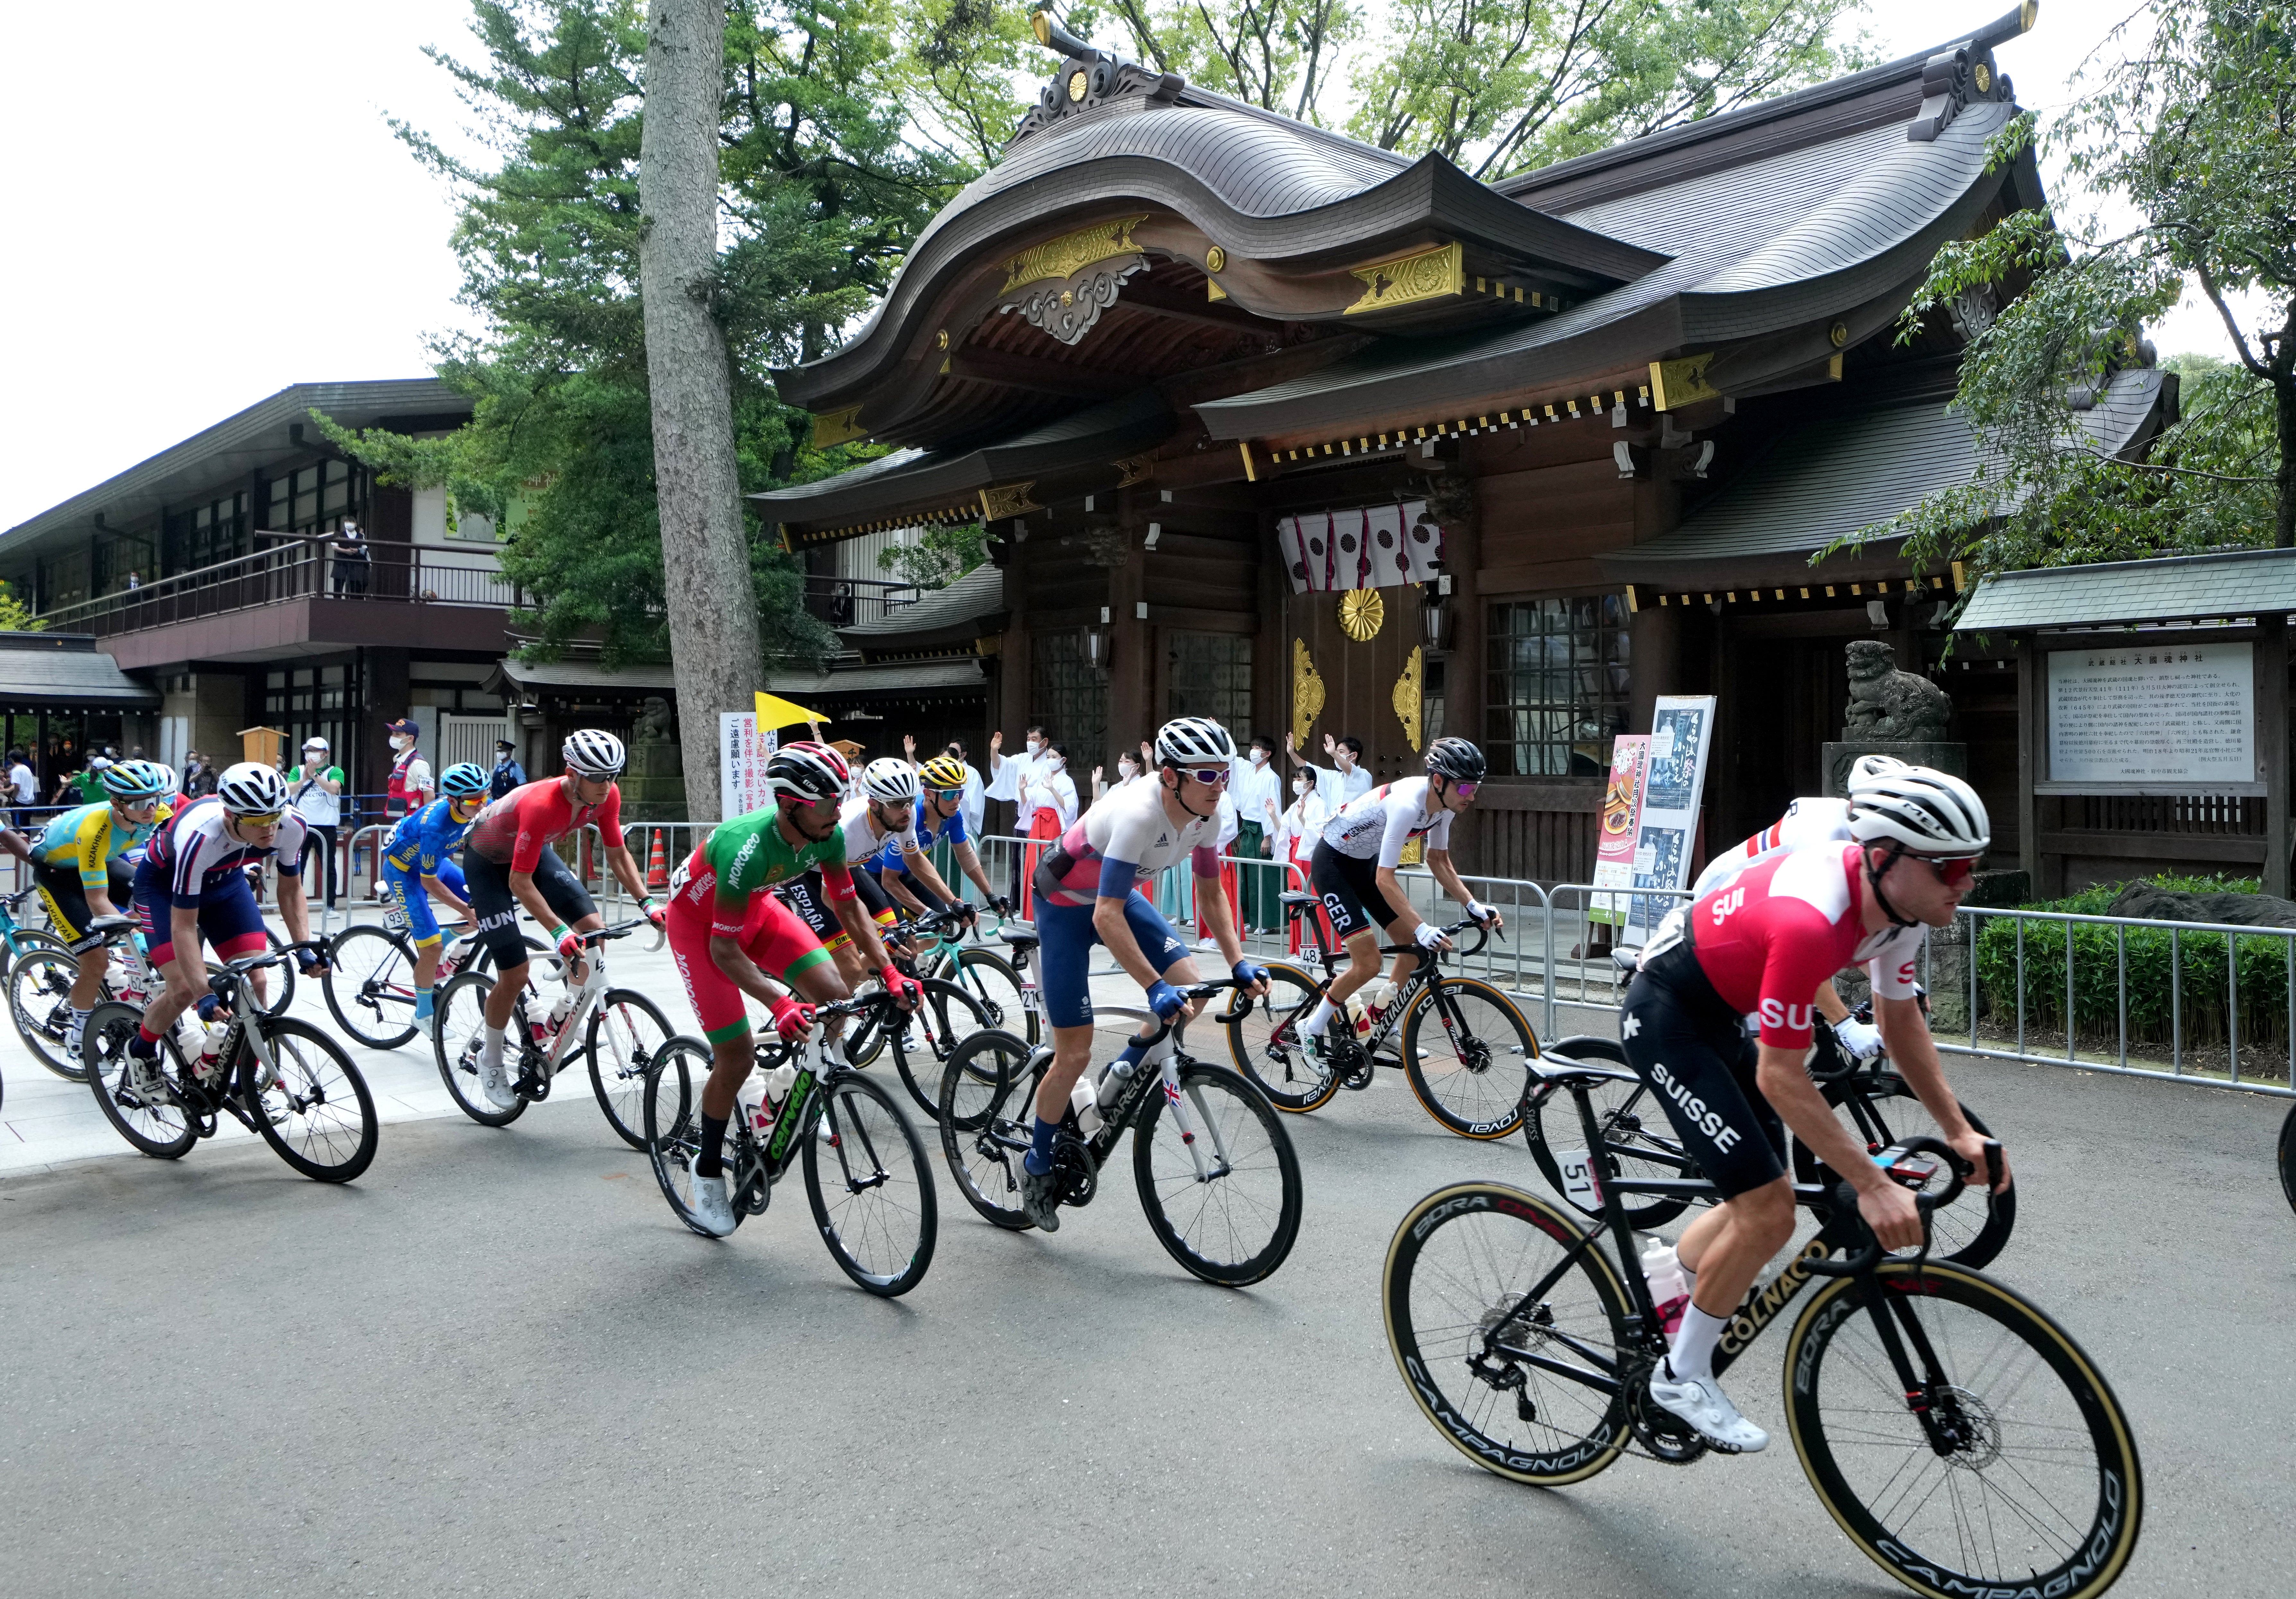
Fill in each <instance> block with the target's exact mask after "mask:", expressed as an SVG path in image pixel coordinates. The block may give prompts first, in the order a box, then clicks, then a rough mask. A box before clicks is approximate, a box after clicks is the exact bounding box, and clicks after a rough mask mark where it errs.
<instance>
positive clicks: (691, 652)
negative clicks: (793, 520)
mask: <svg viewBox="0 0 2296 1599" xmlns="http://www.w3.org/2000/svg"><path fill="white" fill-rule="evenodd" d="M725 55H726V5H725V0H652V5H651V8H650V10H649V12H648V17H647V28H646V67H645V72H646V78H645V127H644V131H643V134H642V135H641V139H640V143H639V145H638V204H639V207H640V209H642V210H643V211H644V224H643V230H642V232H641V233H640V234H639V240H638V290H639V293H640V295H641V297H642V298H643V299H644V307H645V345H646V376H647V380H648V382H649V385H650V387H651V388H652V401H653V471H654V496H655V501H656V504H658V505H659V506H660V513H661V564H662V576H663V579H664V582H663V589H664V597H665V598H666V599H667V601H668V606H669V643H670V658H671V661H672V670H673V672H674V674H675V681H676V685H677V710H678V735H679V738H680V740H681V741H682V742H683V744H684V749H685V804H686V815H687V816H689V817H691V818H692V819H693V820H694V821H696V822H714V821H717V820H720V819H722V817H721V812H720V806H721V803H722V799H721V796H720V794H719V792H718V782H717V778H718V773H717V717H718V713H719V712H721V711H727V710H747V709H750V703H751V701H750V696H751V695H752V694H753V693H756V691H757V690H758V689H759V688H761V687H762V686H764V683H763V676H764V674H763V668H762V665H761V663H760V661H759V659H758V613H757V603H756V601H755V599H754V597H753V595H754V590H753V589H752V587H751V585H750V549H749V540H748V538H747V537H746V536H745V534H744V533H743V531H742V501H741V480H740V477H739V474H738V471H737V468H736V465H735V459H734V398H733V389H732V374H731V365H730V362H729V360H728V357H727V355H726V333H725V330H724V329H723V328H722V327H720V326H719V325H718V323H717V317H716V316H715V315H714V314H713V313H712V311H711V308H710V307H711V299H712V291H713V287H714V285H715V283H716V281H717V139H718V127H719V116H718V109H719V107H718V102H719V96H720V94H721V93H722V87H723V78H724V74H725Z"/></svg>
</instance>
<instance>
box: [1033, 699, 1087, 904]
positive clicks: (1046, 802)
mask: <svg viewBox="0 0 2296 1599" xmlns="http://www.w3.org/2000/svg"><path fill="white" fill-rule="evenodd" d="M1038 731H1039V732H1041V731H1042V730H1041V729H1039V730H1038ZM1068 764H1069V751H1068V746H1067V745H1065V744H1048V745H1046V746H1045V748H1044V750H1043V751H1042V752H1041V753H1040V754H1039V755H1038V756H1037V760H1036V765H1035V767H1034V769H1033V770H1031V771H1030V773H1029V775H1028V777H1027V778H1025V779H1024V780H1023V782H1022V789H1021V791H1022V799H1021V804H1022V805H1023V806H1024V807H1029V847H1028V850H1027V852H1026V856H1025V858H1024V859H1023V860H1022V862H1021V889H1022V890H1023V898H1022V899H1021V914H1022V915H1023V916H1028V915H1030V914H1034V913H1033V912H1032V911H1031V910H1030V909H1029V899H1028V898H1026V890H1027V889H1028V887H1029V883H1030V882H1031V881H1032V880H1033V879H1034V878H1035V877H1036V874H1037V857H1039V856H1041V855H1043V854H1044V852H1045V846H1046V844H1049V843H1052V842H1053V841H1054V840H1057V839H1058V838H1059V837H1060V836H1061V834H1062V833H1063V832H1067V831H1068V829H1069V824H1070V823H1071V822H1074V821H1075V820H1076V819H1077V809H1078V807H1077V786H1076V780H1075V779H1074V778H1072V777H1070V775H1068Z"/></svg>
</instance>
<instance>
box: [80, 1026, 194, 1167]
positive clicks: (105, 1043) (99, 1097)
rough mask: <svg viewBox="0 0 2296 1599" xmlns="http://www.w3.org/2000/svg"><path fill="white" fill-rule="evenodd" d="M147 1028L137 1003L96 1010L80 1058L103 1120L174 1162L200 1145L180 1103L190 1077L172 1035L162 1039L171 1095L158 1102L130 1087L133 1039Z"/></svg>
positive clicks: (130, 1140) (146, 1149)
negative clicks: (180, 1087) (180, 1086)
mask: <svg viewBox="0 0 2296 1599" xmlns="http://www.w3.org/2000/svg"><path fill="white" fill-rule="evenodd" d="M142 1025H143V1012H141V1011H139V1010H137V1009H136V1008H135V1006H134V1005H120V1004H119V1003H118V1002H116V1001H108V1002H106V1003H105V1004H102V1005H98V1006H96V1007H95V1009H94V1010H93V1011H90V1012H89V1013H88V1016H87V1028H86V1032H85V1034H84V1035H83V1036H82V1037H81V1039H80V1058H81V1060H82V1062H84V1065H83V1070H84V1071H85V1072H86V1078H87V1086H88V1087H90V1088H91V1089H93V1090H94V1093H95V1103H97V1105H99V1106H100V1107H102V1111H103V1119H105V1120H106V1121H108V1122H110V1123H111V1125H112V1128H113V1129H114V1130H116V1131H117V1132H118V1133H119V1136H121V1137H122V1138H125V1139H127V1142H128V1143H129V1144H133V1145H134V1146H135V1148H137V1149H139V1150H141V1151H142V1152H143V1153H145V1154H147V1155H150V1156H152V1158H153V1159H155V1160H175V1159H176V1158H177V1157H179V1156H180V1155H182V1154H183V1152H184V1151H185V1150H188V1149H189V1148H191V1147H192V1145H193V1144H197V1143H198V1142H199V1141H200V1136H199V1133H198V1131H197V1130H196V1129H195V1128H194V1127H193V1122H192V1119H191V1118H190V1117H189V1116H188V1115H186V1114H185V1113H184V1108H183V1106H181V1105H180V1104H178V1103H176V1100H175V1084H176V1082H180V1081H181V1080H182V1078H183V1075H184V1057H183V1055H182V1054H181V1052H179V1051H178V1050H177V1049H176V1040H175V1037H174V1035H173V1034H172V1033H170V1035H169V1036H168V1037H164V1038H162V1039H160V1070H161V1073H162V1080H163V1081H165V1082H166V1083H167V1092H166V1094H165V1095H162V1096H160V1097H158V1098H153V1099H145V1098H144V1097H143V1096H142V1095H138V1094H137V1093H136V1092H135V1089H134V1088H133V1087H130V1081H129V1078H128V1054H127V1041H128V1040H129V1039H130V1038H133V1037H135V1029H137V1028H139V1027H141V1026H142Z"/></svg>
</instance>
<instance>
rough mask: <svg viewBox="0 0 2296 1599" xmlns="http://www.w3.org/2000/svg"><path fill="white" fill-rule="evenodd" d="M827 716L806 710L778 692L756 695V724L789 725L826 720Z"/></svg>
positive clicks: (763, 725)
mask: <svg viewBox="0 0 2296 1599" xmlns="http://www.w3.org/2000/svg"><path fill="white" fill-rule="evenodd" d="M827 720H829V718H828V717H825V716H823V715H822V714H821V713H820V712H819V711H817V710H808V709H805V707H803V706H802V705H792V704H791V703H790V702H789V701H787V700H784V699H783V698H782V697H781V696H780V695H778V694H764V693H761V694H759V695H758V727H759V728H760V729H763V728H767V727H789V726H795V725H796V724H797V723H799V722H826V721H827Z"/></svg>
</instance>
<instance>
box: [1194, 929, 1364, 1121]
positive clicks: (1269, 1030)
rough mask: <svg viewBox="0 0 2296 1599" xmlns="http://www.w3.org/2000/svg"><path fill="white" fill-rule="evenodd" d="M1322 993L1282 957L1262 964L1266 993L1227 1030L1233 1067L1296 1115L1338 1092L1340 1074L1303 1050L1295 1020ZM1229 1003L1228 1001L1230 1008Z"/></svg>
mask: <svg viewBox="0 0 2296 1599" xmlns="http://www.w3.org/2000/svg"><path fill="white" fill-rule="evenodd" d="M1322 996H1323V991H1322V990H1321V989H1320V988H1316V980H1315V979H1314V978H1312V977H1310V976H1308V973H1307V972H1306V971H1304V970H1303V969H1301V968H1300V967H1298V966H1294V965H1292V964H1288V963H1286V962H1283V961H1270V962H1268V963H1267V998H1265V999H1260V1000H1254V1001H1253V1002H1252V1006H1251V1014H1250V1015H1248V1016H1246V1017H1245V1018H1244V1019H1243V1020H1242V1021H1239V1022H1237V1023H1236V1024H1235V1025H1234V1027H1224V1028H1222V1029H1220V1030H1221V1031H1223V1032H1225V1033H1226V1034H1227V1052H1228V1055H1229V1057H1230V1058H1231V1059H1233V1060H1234V1062H1235V1069H1236V1070H1238V1071H1241V1072H1242V1073H1243V1075H1244V1076H1246V1077H1248V1078H1251V1080H1252V1082H1253V1083H1254V1084H1255V1085H1257V1086H1258V1087H1259V1091H1260V1092H1261V1093H1263V1094H1265V1095H1267V1103H1270V1104H1272V1105H1274V1106H1275V1108H1276V1109H1277V1110H1279V1111H1290V1112H1292V1114H1294V1115H1299V1114H1301V1113H1304V1112H1306V1111H1314V1110H1319V1109H1321V1108H1322V1107H1323V1106H1324V1105H1326V1104H1328V1103H1331V1098H1332V1095H1334V1094H1337V1093H1338V1092H1339V1091H1340V1076H1339V1073H1338V1072H1336V1071H1333V1070H1326V1069H1325V1067H1324V1062H1321V1061H1318V1060H1317V1059H1316V1057H1315V1056H1313V1055H1311V1054H1308V1050H1307V1048H1306V1046H1304V1045H1302V1044H1301V1042H1300V1024H1301V1023H1302V1022H1304V1021H1306V1020H1307V1019H1308V1012H1310V1011H1312V1010H1314V1009H1315V1008H1316V1001H1317V1000H1318V999H1320V998H1321V997H1322ZM1234 1004H1235V1002H1234V1000H1230V1001H1229V1005H1230V1008H1231V1009H1233V1008H1234Z"/></svg>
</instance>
